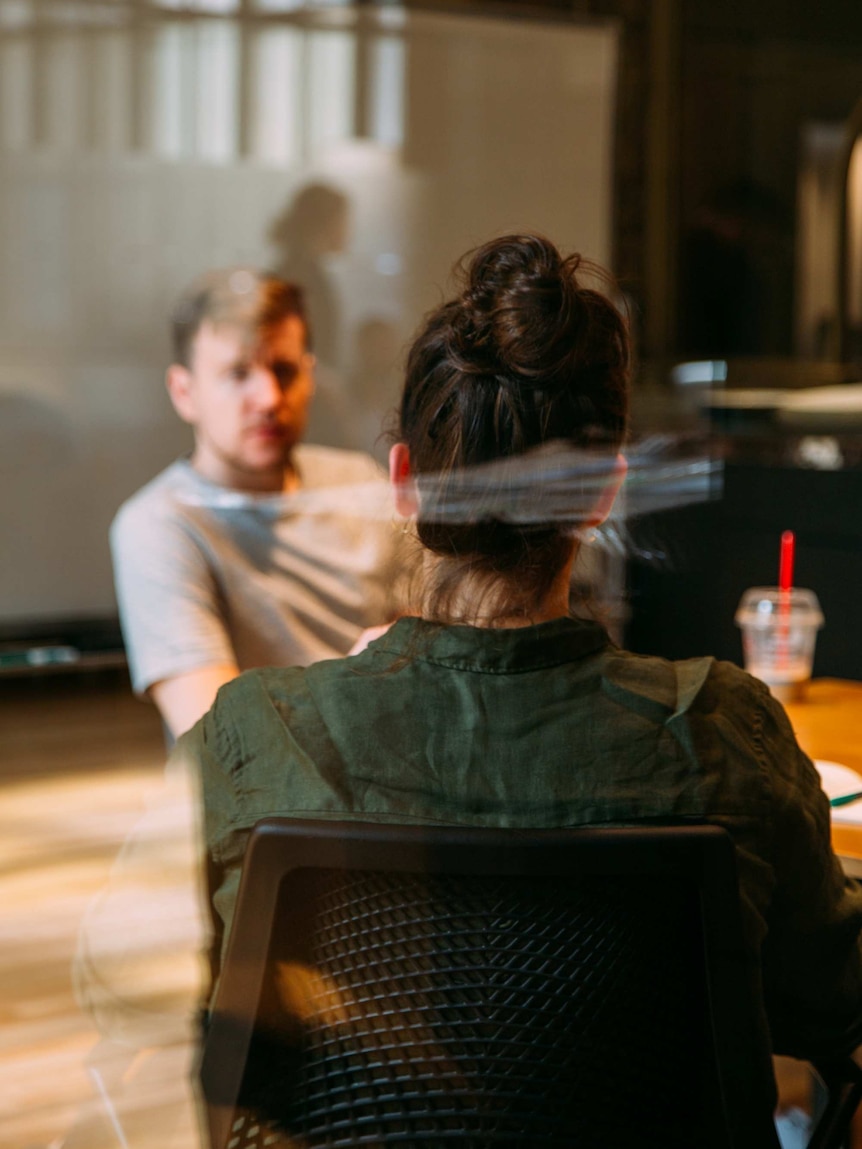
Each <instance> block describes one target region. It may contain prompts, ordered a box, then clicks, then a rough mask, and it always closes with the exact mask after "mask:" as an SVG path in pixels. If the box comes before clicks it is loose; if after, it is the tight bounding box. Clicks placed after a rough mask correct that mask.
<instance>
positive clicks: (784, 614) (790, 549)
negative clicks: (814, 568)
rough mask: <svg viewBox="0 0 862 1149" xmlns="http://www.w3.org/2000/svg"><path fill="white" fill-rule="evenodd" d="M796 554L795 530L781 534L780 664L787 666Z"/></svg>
mask: <svg viewBox="0 0 862 1149" xmlns="http://www.w3.org/2000/svg"><path fill="white" fill-rule="evenodd" d="M795 554H796V535H794V533H793V531H783V532H782V534H781V556H780V558H779V561H778V647H777V651H776V653H777V656H778V665H779V666H780V667H786V666H787V648H788V645H789V638H790V592H791V590H792V589H793V559H794V557H795Z"/></svg>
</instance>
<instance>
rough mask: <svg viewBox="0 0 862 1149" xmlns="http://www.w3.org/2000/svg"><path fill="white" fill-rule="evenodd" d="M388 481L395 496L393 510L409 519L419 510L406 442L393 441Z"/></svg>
mask: <svg viewBox="0 0 862 1149" xmlns="http://www.w3.org/2000/svg"><path fill="white" fill-rule="evenodd" d="M389 482H390V483H391V484H392V494H393V496H394V498H395V510H396V511H397V512H398V514H399V515H402V516H403V517H404V518H405V519H409V518H410V517H411V516H412V515H415V514H416V513H417V511H418V510H419V496H418V495H417V493H416V483H415V482H414V481H413V471H412V469H411V467H410V448H409V447H408V446H407V444H406V443H394V444H393V445H392V450H391V451H390V452H389Z"/></svg>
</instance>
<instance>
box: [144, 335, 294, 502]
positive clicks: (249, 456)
mask: <svg viewBox="0 0 862 1149" xmlns="http://www.w3.org/2000/svg"><path fill="white" fill-rule="evenodd" d="M312 367H313V357H312V356H311V355H310V354H309V353H308V352H307V351H306V347H305V324H304V323H303V321H302V320H301V319H300V318H298V316H295V315H292V316H289V317H288V318H287V319H284V320H282V321H281V322H280V323H278V324H276V325H275V326H274V327H272V328H270V329H268V330H267V331H265V332H262V333H258V334H256V335H255V334H253V333H246V332H244V331H243V330H241V329H240V328H236V327H231V326H228V325H223V326H218V327H214V326H213V325H212V324H211V323H209V322H204V323H203V324H202V325H201V328H200V330H199V331H198V333H197V335H196V336H195V339H194V343H193V345H192V356H191V366H190V367H189V368H185V367H182V366H180V365H178V364H174V365H173V366H172V367H170V368H169V370H168V378H167V383H168V391H169V392H170V396H171V399H172V401H173V404H174V407H175V408H176V410H177V412H178V414H179V415H180V417H181V418H183V419H185V421H186V422H187V423H190V424H191V425H192V426H193V427H194V432H195V451H194V456H193V463H194V466H195V468H196V469H197V470H198V471H199V472H200V473H201V474H202V475H204V476H205V477H206V478H208V479H211V480H212V481H213V482H216V483H219V484H220V485H222V486H226V487H232V488H234V489H236V490H247V491H276V490H281V489H283V487H284V485H285V481H286V479H287V478H289V477H290V476H291V475H292V472H290V471H289V467H290V456H291V451H292V450H293V448H294V447H295V446H296V444H297V443H298V442H299V441H300V439H301V438H302V436H303V434H304V433H305V428H306V424H307V422H308V411H309V405H310V402H311V397H312V394H313V392H314V379H313V374H312Z"/></svg>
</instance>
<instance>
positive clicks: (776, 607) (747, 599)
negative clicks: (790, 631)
mask: <svg viewBox="0 0 862 1149" xmlns="http://www.w3.org/2000/svg"><path fill="white" fill-rule="evenodd" d="M787 610H789V612H790V614H791V615H792V616H793V622H794V625H797V626H798V625H799V624H800V623H802V624H805V625H808V626H813V627H816V628H817V629H819V628H820V627H821V626H823V621H824V620H823V611H822V610H821V609H820V603H819V602H818V600H817V595H816V594H815V593H814V591H813V590H806V588H805V587H800V586H794V587H791V588H790V590H789V591H786V590H781V589H780V588H779V587H777V586H753V587H751V588H750V589H749V590H747V591H745V593H744V594H743V596H742V598H741V599H740V602H739V606H738V607H737V611H736V614H735V615H734V616H733V618H734V622H735V623H736V625H737V626H754V627H758V626H762V627H768V626H772V625H773V624H774V621H775V619H776V618H777V617H778V616H779V615H780V614H782V613H783V612H785V611H787Z"/></svg>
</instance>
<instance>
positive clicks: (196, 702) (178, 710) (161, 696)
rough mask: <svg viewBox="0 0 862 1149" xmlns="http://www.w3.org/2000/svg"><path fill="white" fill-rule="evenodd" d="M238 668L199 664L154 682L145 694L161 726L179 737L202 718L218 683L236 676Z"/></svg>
mask: <svg viewBox="0 0 862 1149" xmlns="http://www.w3.org/2000/svg"><path fill="white" fill-rule="evenodd" d="M238 674H239V669H238V668H237V666H236V664H235V663H232V662H225V663H219V664H217V665H215V666H202V667H201V668H200V669H199V670H190V671H189V672H188V673H187V674H178V675H176V676H175V677H174V678H163V679H162V680H161V681H160V682H154V683H153V685H152V686H151V687H150V689H149V695H150V697H151V698H152V700H153V702H155V704H156V706H157V707H158V708H159V712H160V714H161V716H162V718H163V719H164V721H165V725H166V726H167V727H168V729H169V730H170V732H171V734H173V736H174V738H179V736H180V735H181V734H185V732H186V731H187V730H190V729H191V728H192V726H194V724H195V723H196V722H197V720H198V719H199V718H202V717H203V715H204V714H206V712H207V711H208V710H209V708H210V707H211V706H212V704H213V702H214V701H215V696H216V694H217V693H218V689H219V687H220V686H224V684H225V683H226V682H230V680H231V679H232V678H236V676H237V675H238Z"/></svg>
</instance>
